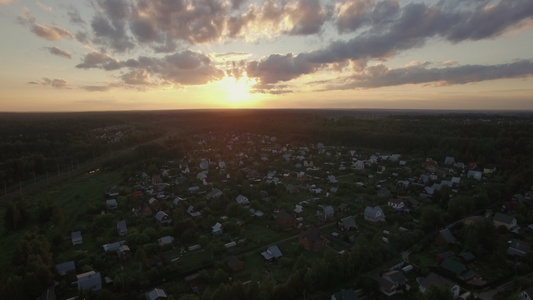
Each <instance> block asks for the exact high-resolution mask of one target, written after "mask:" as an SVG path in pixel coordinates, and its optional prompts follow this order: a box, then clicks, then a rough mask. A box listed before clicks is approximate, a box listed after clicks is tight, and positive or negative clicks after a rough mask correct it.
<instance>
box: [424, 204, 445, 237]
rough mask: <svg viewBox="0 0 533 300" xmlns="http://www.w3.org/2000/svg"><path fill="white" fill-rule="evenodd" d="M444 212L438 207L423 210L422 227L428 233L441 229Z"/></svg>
mask: <svg viewBox="0 0 533 300" xmlns="http://www.w3.org/2000/svg"><path fill="white" fill-rule="evenodd" d="M443 213H444V212H443V211H442V210H441V209H439V208H438V207H436V206H434V205H433V206H428V207H425V208H424V209H423V210H422V215H421V216H420V227H421V228H422V230H424V231H425V232H426V233H427V232H431V231H433V230H435V229H437V228H439V227H440V226H441V225H442V224H443V218H442V215H443Z"/></svg>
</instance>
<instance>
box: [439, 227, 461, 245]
mask: <svg viewBox="0 0 533 300" xmlns="http://www.w3.org/2000/svg"><path fill="white" fill-rule="evenodd" d="M436 243H437V245H439V246H448V245H455V244H457V239H456V238H455V236H454V235H453V233H452V232H451V231H450V229H448V228H444V229H442V230H441V231H439V235H438V236H437V241H436Z"/></svg>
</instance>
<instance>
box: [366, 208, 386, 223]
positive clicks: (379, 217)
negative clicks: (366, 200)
mask: <svg viewBox="0 0 533 300" xmlns="http://www.w3.org/2000/svg"><path fill="white" fill-rule="evenodd" d="M364 215H365V220H368V221H371V222H385V214H384V213H383V210H382V209H381V207H379V206H375V207H370V206H367V207H366V208H365V211H364Z"/></svg>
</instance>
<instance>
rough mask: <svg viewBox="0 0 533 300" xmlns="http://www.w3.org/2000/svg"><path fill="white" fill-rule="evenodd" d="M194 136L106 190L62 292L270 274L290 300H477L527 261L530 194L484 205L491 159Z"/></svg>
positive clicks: (78, 234) (152, 295)
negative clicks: (440, 293) (429, 297)
mask: <svg viewBox="0 0 533 300" xmlns="http://www.w3.org/2000/svg"><path fill="white" fill-rule="evenodd" d="M191 141H192V142H191V144H190V145H188V146H190V149H189V151H188V153H187V155H186V156H185V157H176V158H174V159H172V160H164V159H163V158H154V159H151V160H150V161H146V162H138V163H137V164H135V166H136V167H135V168H131V167H130V168H129V169H128V170H127V171H124V178H123V180H122V181H121V182H120V183H119V184H117V185H116V186H111V187H102V188H103V189H105V196H104V197H103V198H102V199H94V201H95V202H94V205H93V207H92V210H91V211H90V212H89V213H92V214H93V217H91V218H90V220H91V221H90V222H89V221H88V222H80V224H79V225H78V227H77V228H72V231H71V242H72V245H71V249H70V250H69V251H67V253H69V254H68V255H61V256H60V257H65V260H64V261H57V262H56V263H57V265H56V267H57V269H58V271H59V273H60V274H61V276H62V277H61V278H62V280H64V281H65V282H66V284H65V285H64V286H65V289H64V291H62V293H63V294H64V295H72V296H75V295H77V294H78V292H81V293H88V294H89V295H91V294H95V293H96V294H98V293H99V291H100V290H102V289H106V288H107V289H108V290H111V291H117V292H120V291H121V292H124V290H125V289H128V288H127V286H129V287H132V286H136V287H138V290H137V291H135V290H131V289H129V291H128V293H129V294H130V295H133V296H134V297H139V299H149V300H155V299H167V298H174V299H178V298H180V296H184V295H190V296H191V297H192V296H196V297H199V298H198V299H200V297H202V295H205V294H206V293H208V294H211V295H213V296H212V297H213V298H215V295H217V293H222V291H219V290H220V286H222V285H225V286H235V285H237V284H238V285H242V286H250V285H254V284H255V285H259V289H262V288H264V287H263V286H261V284H263V285H264V283H265V282H270V283H269V284H272V285H273V286H270V287H269V288H270V289H271V291H275V290H276V289H277V287H279V286H283V285H285V286H286V287H288V288H290V289H291V292H290V293H289V294H291V295H293V297H296V298H305V295H306V293H307V294H308V296H311V295H315V296H317V297H318V298H320V299H322V298H323V297H326V298H328V299H329V298H331V299H336V300H341V299H343V300H347V299H364V298H372V299H374V298H383V299H385V298H388V297H396V298H398V297H399V299H405V298H412V297H413V296H414V295H423V294H424V293H430V292H431V291H432V289H434V286H436V287H437V288H439V289H442V290H445V291H447V292H449V293H450V295H452V296H453V298H454V299H475V298H476V297H482V295H483V292H482V291H486V290H487V289H489V288H490V289H493V293H498V290H497V287H498V286H499V285H501V284H503V283H506V282H507V281H508V280H510V278H511V277H510V274H515V275H516V274H526V273H527V272H526V271H525V270H527V266H528V265H529V266H530V242H531V238H530V236H531V234H530V233H531V231H532V230H533V228H532V227H533V225H531V226H530V225H529V224H525V223H521V222H518V221H517V219H522V220H524V217H523V215H520V214H518V211H519V208H520V207H521V205H524V204H525V203H528V202H530V201H531V200H532V197H533V191H531V190H530V191H526V192H524V193H517V194H516V196H515V197H513V199H501V200H502V202H501V203H499V204H500V205H501V206H497V207H490V208H489V203H488V202H487V200H486V199H484V197H485V198H486V196H483V188H484V186H485V185H487V184H490V182H491V180H492V177H493V176H494V173H497V170H495V168H491V167H484V168H483V169H481V168H479V167H477V166H476V163H475V162H458V161H457V162H456V161H455V160H454V158H453V157H443V158H435V159H432V158H417V157H407V156H403V155H401V154H398V153H376V152H370V151H368V150H366V149H351V148H344V147H338V146H327V145H324V144H322V143H317V144H302V145H297V144H291V143H288V142H281V141H280V140H279V139H278V138H277V137H275V136H266V135H258V134H252V133H246V134H226V135H225V136H219V135H215V134H198V135H195V136H193V137H192V138H191ZM524 213H525V212H524ZM517 214H518V216H517V217H518V218H517V217H515V215H517ZM486 224H490V227H491V228H487V226H486ZM481 232H482V233H481ZM481 234H483V235H484V236H479V235H481ZM487 239H490V240H487ZM88 241H89V242H88ZM502 249H503V251H504V252H503V253H502ZM365 251H367V252H365ZM93 252H97V253H93ZM69 255H70V256H69ZM356 255H358V256H357V257H356ZM364 255H368V256H369V259H367V260H365V261H361V260H360V259H361V256H364ZM478 256H481V257H478ZM370 257H371V259H370ZM496 258H497V259H503V260H504V262H503V263H500V264H498V266H499V269H498V270H495V269H494V265H493V264H489V263H488V262H490V261H493V259H496ZM333 262H335V263H333ZM338 262H343V263H338ZM330 263H331V265H328V264H330ZM320 264H322V266H320ZM324 264H325V265H324ZM343 264H344V265H343ZM350 265H352V266H350ZM353 265H357V266H353ZM321 267H322V268H326V272H320V271H319V270H320V268H321ZM331 268H342V269H343V270H340V269H339V270H331ZM299 269H302V270H303V272H300V270H299ZM322 271H324V270H322ZM362 271H364V273H361V272H362ZM331 273H337V274H333V275H332V274H331ZM295 274H300V275H301V276H300V275H299V277H298V276H295ZM327 274H330V276H329V278H328V279H325V278H323V277H324V276H328V275H327ZM292 281H301V283H299V284H297V283H293V282H292ZM318 282H326V283H323V284H322V286H320V284H318ZM496 283H497V284H496ZM291 284H292V285H291ZM313 285H315V286H316V287H317V288H316V289H315V290H313V288H312V286H313ZM217 287H218V289H217ZM241 289H244V288H241ZM532 291H533V289H531V288H529V289H524V290H513V291H512V292H515V293H519V294H524V295H526V294H527V295H530V296H532ZM226 292H227V291H226ZM278 292H279V293H282V292H281V291H278ZM506 292H511V291H510V290H508V289H506ZM218 295H220V294H218ZM280 295H281V294H280ZM402 297H404V298H402ZM180 299H181V298H180ZM219 299H221V298H219Z"/></svg>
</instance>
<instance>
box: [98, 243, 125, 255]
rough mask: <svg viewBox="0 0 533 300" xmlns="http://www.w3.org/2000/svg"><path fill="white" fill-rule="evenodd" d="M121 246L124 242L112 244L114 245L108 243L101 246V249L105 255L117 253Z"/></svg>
mask: <svg viewBox="0 0 533 300" xmlns="http://www.w3.org/2000/svg"><path fill="white" fill-rule="evenodd" d="M123 244H124V241H122V242H114V243H110V244H105V245H103V246H102V248H103V249H104V252H105V253H110V252H117V251H118V249H119V248H120V246H122V245H123Z"/></svg>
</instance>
